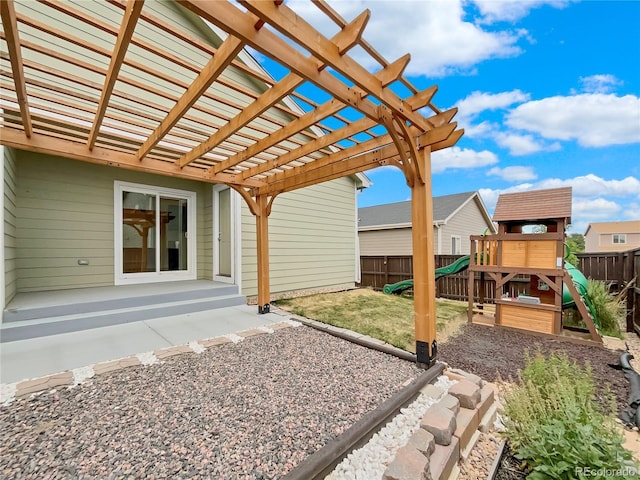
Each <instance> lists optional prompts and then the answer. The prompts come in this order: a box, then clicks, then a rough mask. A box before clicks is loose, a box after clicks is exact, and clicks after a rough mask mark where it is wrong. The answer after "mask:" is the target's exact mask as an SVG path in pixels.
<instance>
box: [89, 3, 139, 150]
mask: <svg viewBox="0 0 640 480" xmlns="http://www.w3.org/2000/svg"><path fill="white" fill-rule="evenodd" d="M143 6H144V0H129V2H128V3H127V8H126V10H125V12H124V16H123V17H122V23H121V24H120V31H119V32H118V37H117V39H116V44H115V47H114V49H113V54H112V55H111V61H110V62H109V68H108V69H107V75H106V77H105V79H104V86H103V87H102V93H101V94H100V101H99V102H98V108H97V109H96V116H95V119H94V121H93V125H92V126H91V131H90V132H89V138H88V140H87V145H88V146H89V150H91V149H92V148H93V147H94V146H95V144H96V138H98V133H99V132H100V126H101V125H102V120H103V119H104V114H105V112H106V111H107V107H108V106H109V100H110V99H111V93H112V92H113V87H114V86H115V84H116V81H117V80H118V73H119V72H120V67H121V66H122V62H123V60H124V56H125V55H126V53H127V49H128V48H129V42H130V41H131V37H132V36H133V31H134V30H135V28H136V23H137V22H138V18H139V17H140V13H141V12H142V7H143Z"/></svg>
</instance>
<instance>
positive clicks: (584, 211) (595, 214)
mask: <svg viewBox="0 0 640 480" xmlns="http://www.w3.org/2000/svg"><path fill="white" fill-rule="evenodd" d="M572 203H573V204H572V206H571V211H572V216H574V217H577V218H582V217H584V218H587V219H588V220H589V221H595V220H607V219H609V218H612V217H613V216H615V215H616V214H617V213H618V212H620V210H621V207H620V205H618V204H617V203H616V202H613V201H611V200H606V199H604V198H588V199H585V198H574V200H573V202H572Z"/></svg>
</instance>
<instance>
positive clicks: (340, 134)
mask: <svg viewBox="0 0 640 480" xmlns="http://www.w3.org/2000/svg"><path fill="white" fill-rule="evenodd" d="M375 125H376V122H375V121H373V120H371V119H370V118H361V119H360V120H356V121H355V122H353V123H351V124H349V125H347V126H345V127H342V128H339V129H337V130H334V131H333V132H331V133H328V134H327V135H321V136H320V137H318V138H316V139H315V140H312V141H310V142H307V143H305V144H304V145H302V146H301V147H298V148H296V149H295V150H291V151H290V152H287V153H285V154H284V155H280V156H279V157H277V158H274V159H273V160H267V161H266V162H264V163H261V164H259V165H256V166H255V167H253V168H249V169H248V170H245V171H244V172H242V173H241V174H240V178H242V179H245V178H251V177H254V176H256V175H259V174H261V173H264V172H267V171H269V170H272V169H274V168H277V167H281V166H282V165H287V164H288V163H291V162H293V161H294V160H297V159H299V158H302V157H304V156H305V155H309V154H310V153H314V152H317V151H318V150H320V149H322V148H325V147H328V146H329V145H332V144H334V143H336V142H338V141H340V140H343V139H345V138H349V137H350V136H352V135H355V134H357V133H360V132H363V131H365V130H367V129H369V128H371V127H374V126H375Z"/></svg>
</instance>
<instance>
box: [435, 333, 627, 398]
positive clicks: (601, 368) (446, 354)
mask: <svg viewBox="0 0 640 480" xmlns="http://www.w3.org/2000/svg"><path fill="white" fill-rule="evenodd" d="M538 348H540V350H541V351H542V352H543V353H544V354H545V355H550V354H551V353H554V352H555V353H562V352H564V353H566V354H567V356H568V357H569V359H571V360H574V361H576V362H578V363H579V364H584V363H585V362H589V363H590V364H591V368H592V369H593V378H594V381H595V383H596V386H598V387H599V388H600V389H601V390H600V391H604V390H606V389H607V388H608V389H610V390H611V392H612V393H613V394H614V395H615V398H616V401H617V404H618V409H619V410H622V409H624V408H626V406H627V402H628V400H629V382H628V381H627V379H626V378H624V375H623V374H622V372H620V371H617V370H614V369H612V368H611V367H609V365H608V364H609V363H611V364H614V365H617V364H618V360H619V358H620V353H621V352H616V351H612V350H608V349H606V348H604V347H600V346H597V345H593V346H591V345H580V344H576V343H572V342H568V341H563V340H555V339H552V338H544V337H537V336H535V335H531V334H527V333H520V332H516V331H513V330H507V329H503V328H491V327H486V326H484V325H473V324H472V325H465V326H464V327H463V329H462V331H461V332H460V334H459V335H457V336H456V337H453V338H451V339H449V340H448V341H447V342H446V343H443V344H441V345H438V359H439V360H441V361H443V362H447V363H448V364H449V365H451V366H453V367H455V368H460V369H462V370H465V371H467V372H470V373H475V374H476V375H478V376H480V377H481V378H482V379H483V380H486V381H489V382H495V381H497V380H499V379H502V380H509V379H510V378H511V379H513V380H516V379H517V376H518V371H519V370H521V369H523V368H524V364H525V352H526V351H529V353H531V354H534V353H535V352H536V350H537V349H538Z"/></svg>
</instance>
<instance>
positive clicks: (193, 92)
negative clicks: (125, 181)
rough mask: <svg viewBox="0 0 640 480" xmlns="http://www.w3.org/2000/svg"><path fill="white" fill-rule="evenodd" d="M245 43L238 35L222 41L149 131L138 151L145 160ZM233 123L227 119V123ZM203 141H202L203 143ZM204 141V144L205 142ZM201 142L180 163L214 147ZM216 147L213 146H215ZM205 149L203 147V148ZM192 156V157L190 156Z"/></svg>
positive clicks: (184, 162)
mask: <svg viewBox="0 0 640 480" xmlns="http://www.w3.org/2000/svg"><path fill="white" fill-rule="evenodd" d="M242 47H243V43H242V42H241V41H240V40H239V39H238V38H236V37H233V36H231V35H230V36H228V37H227V38H226V40H225V41H224V42H223V43H222V45H221V46H220V48H219V49H218V50H217V51H216V54H215V55H214V56H213V58H211V59H210V60H209V62H207V64H206V65H205V67H204V68H203V69H202V71H201V72H200V74H199V75H198V76H197V77H196V79H195V80H194V81H193V83H191V85H189V88H187V91H186V92H184V94H183V95H182V97H180V100H178V102H177V103H176V104H175V105H174V106H173V108H172V109H171V111H170V112H169V113H168V115H167V116H166V117H165V118H164V120H162V122H160V125H158V127H157V128H156V129H155V130H154V131H153V133H151V135H149V138H147V140H146V141H145V142H144V143H143V144H142V146H141V147H140V149H139V150H138V153H137V154H136V156H137V158H138V160H141V159H142V158H144V157H145V155H147V154H148V153H149V151H150V150H151V149H152V148H153V147H154V146H155V145H156V144H157V143H158V142H159V141H160V140H162V138H163V137H164V136H165V135H166V134H167V133H168V132H169V130H171V129H172V128H173V126H174V125H175V124H176V123H178V122H179V121H180V119H181V118H182V117H183V116H184V115H185V114H186V113H187V111H188V110H189V109H190V108H191V107H192V106H193V105H194V104H195V103H196V102H197V101H198V99H199V98H200V97H201V96H202V95H204V93H205V92H206V91H207V89H208V88H209V87H210V86H211V85H212V84H213V82H215V81H216V79H217V78H218V77H219V76H220V74H221V73H222V72H223V71H224V69H225V68H227V67H228V66H229V64H230V63H231V62H232V61H233V60H234V59H235V57H236V55H238V53H239V52H240V51H241V50H242ZM227 125H229V123H226V124H225V126H227ZM201 145H202V144H201ZM201 145H200V146H201ZM200 146H198V147H196V148H195V149H193V150H191V151H190V152H188V153H186V154H185V155H183V156H182V158H180V159H179V160H178V165H179V166H180V167H184V166H185V165H187V164H188V163H190V162H192V161H193V160H195V159H196V158H199V157H200V156H202V155H204V154H205V153H207V152H208V151H209V150H211V149H207V150H203V149H201V148H200ZM212 148H213V147H212ZM201 150H202V151H201ZM186 159H188V161H187V160H186Z"/></svg>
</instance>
